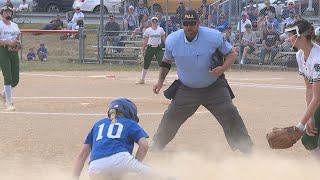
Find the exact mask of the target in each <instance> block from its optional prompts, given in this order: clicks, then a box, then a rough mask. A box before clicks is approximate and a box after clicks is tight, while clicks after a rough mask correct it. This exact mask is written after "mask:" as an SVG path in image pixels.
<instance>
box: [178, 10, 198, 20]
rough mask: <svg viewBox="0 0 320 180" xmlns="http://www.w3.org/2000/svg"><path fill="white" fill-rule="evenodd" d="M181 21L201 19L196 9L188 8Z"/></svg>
mask: <svg viewBox="0 0 320 180" xmlns="http://www.w3.org/2000/svg"><path fill="white" fill-rule="evenodd" d="M181 21H182V22H184V21H199V15H198V13H197V12H196V11H194V10H188V11H186V12H184V14H183V15H182V19H181Z"/></svg>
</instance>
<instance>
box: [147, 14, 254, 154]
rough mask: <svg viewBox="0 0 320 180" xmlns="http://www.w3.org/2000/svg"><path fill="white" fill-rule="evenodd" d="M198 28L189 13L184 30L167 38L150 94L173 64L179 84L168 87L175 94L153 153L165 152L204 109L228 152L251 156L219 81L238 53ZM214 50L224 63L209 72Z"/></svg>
mask: <svg viewBox="0 0 320 180" xmlns="http://www.w3.org/2000/svg"><path fill="white" fill-rule="evenodd" d="M199 24H200V22H199V17H198V14H197V13H196V12H195V11H193V10H188V11H186V12H185V13H184V15H183V16H182V25H183V29H180V30H178V31H176V32H174V33H172V34H170V35H169V36H168V38H167V41H166V49H165V53H164V58H163V60H162V63H161V65H160V72H159V79H158V82H157V83H156V84H155V85H154V87H153V92H154V93H156V94H158V93H159V91H160V89H161V88H162V86H163V82H164V80H165V78H166V76H167V74H168V72H169V70H170V68H171V64H172V63H173V62H175V64H176V66H177V74H178V77H179V79H180V82H181V83H176V82H175V83H173V84H172V85H171V86H170V88H173V89H175V90H176V92H175V95H172V96H173V97H172V101H171V104H170V105H169V107H168V109H167V110H166V111H165V112H164V115H163V117H162V120H161V122H160V124H159V127H158V130H157V132H156V134H155V135H154V137H153V140H154V144H153V146H152V150H154V151H157V150H162V149H164V148H165V146H166V145H167V144H168V143H169V142H170V141H171V140H172V139H173V138H174V136H175V135H176V133H177V131H178V129H179V128H180V126H181V125H182V124H183V123H184V122H185V121H186V120H187V119H188V118H189V117H190V116H192V115H193V114H194V113H195V112H196V111H197V109H198V108H199V106H200V105H203V106H204V107H205V108H207V109H208V110H209V111H210V112H211V113H212V114H213V115H214V116H215V117H216V119H217V120H218V122H219V123H220V125H221V126H222V128H223V131H224V133H225V137H226V139H227V141H228V143H229V145H230V147H231V149H232V150H233V151H236V150H239V151H241V152H243V153H251V150H252V146H253V142H252V140H251V138H250V136H249V135H248V131H247V129H246V126H245V124H244V123H243V121H242V118H241V116H240V115H239V112H238V110H237V108H236V107H235V106H234V104H233V103H232V99H231V96H230V95H231V94H230V93H229V91H228V85H227V83H226V81H225V79H224V78H223V77H221V75H223V73H224V72H225V71H226V70H227V69H228V68H229V67H230V66H231V65H232V64H233V63H234V62H235V59H236V57H237V53H236V52H235V51H234V50H233V49H232V46H231V45H230V44H229V43H227V42H225V41H224V40H223V37H222V35H221V33H220V32H219V31H218V30H215V29H210V28H207V27H199ZM217 50H219V51H220V52H221V53H222V54H223V56H224V59H225V61H224V63H223V64H222V65H221V66H217V67H215V68H212V67H213V62H212V61H211V59H212V56H213V54H214V53H215V52H216V51H217ZM219 76H220V77H219ZM172 86H174V87H172ZM170 88H169V89H170ZM171 90H172V89H171Z"/></svg>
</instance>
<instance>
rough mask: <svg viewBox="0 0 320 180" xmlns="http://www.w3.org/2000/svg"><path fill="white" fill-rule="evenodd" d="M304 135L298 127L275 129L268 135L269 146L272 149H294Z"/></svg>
mask: <svg viewBox="0 0 320 180" xmlns="http://www.w3.org/2000/svg"><path fill="white" fill-rule="evenodd" d="M302 135H303V131H301V130H300V129H299V128H297V127H296V126H290V127H285V128H273V130H272V131H271V132H270V133H268V134H267V135H266V138H267V140H268V143H269V146H270V147H271V148H272V149H287V148H290V147H292V146H293V145H294V144H295V143H296V142H297V141H298V140H299V139H300V138H301V137H302Z"/></svg>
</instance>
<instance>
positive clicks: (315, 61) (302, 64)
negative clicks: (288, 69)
mask: <svg viewBox="0 0 320 180" xmlns="http://www.w3.org/2000/svg"><path fill="white" fill-rule="evenodd" d="M296 57H297V62H298V65H299V74H300V75H302V76H305V77H306V78H307V79H308V80H309V82H310V83H311V84H312V83H313V82H315V81H320V46H319V45H317V44H314V43H313V47H312V49H311V51H310V55H309V57H308V59H307V60H306V61H305V60H304V52H303V51H302V50H301V49H300V50H299V51H298V52H297V54H296Z"/></svg>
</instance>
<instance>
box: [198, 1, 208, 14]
mask: <svg viewBox="0 0 320 180" xmlns="http://www.w3.org/2000/svg"><path fill="white" fill-rule="evenodd" d="M201 2H202V3H201V5H200V6H199V8H198V14H199V16H201V15H202V14H203V12H207V13H208V12H209V5H208V4H207V0H202V1H201ZM203 9H206V11H203Z"/></svg>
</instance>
